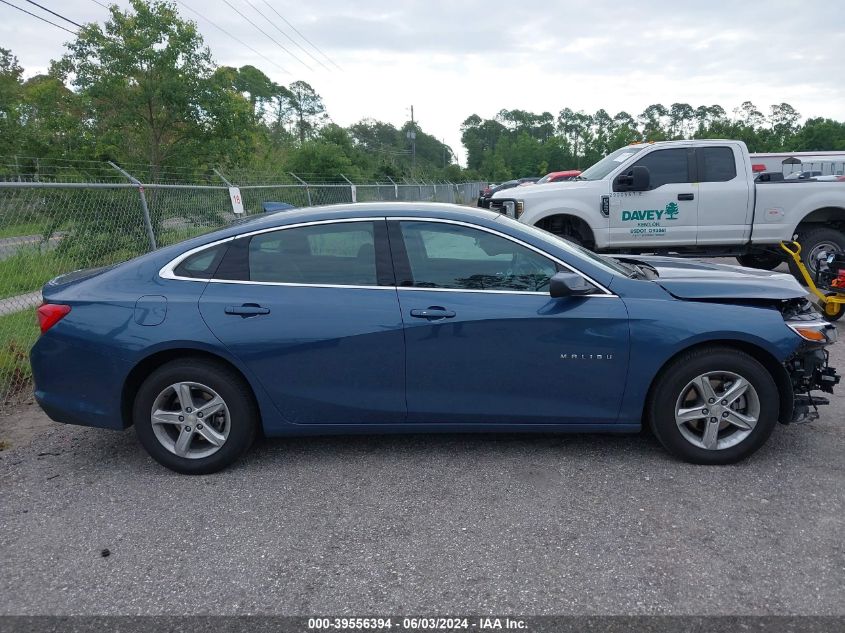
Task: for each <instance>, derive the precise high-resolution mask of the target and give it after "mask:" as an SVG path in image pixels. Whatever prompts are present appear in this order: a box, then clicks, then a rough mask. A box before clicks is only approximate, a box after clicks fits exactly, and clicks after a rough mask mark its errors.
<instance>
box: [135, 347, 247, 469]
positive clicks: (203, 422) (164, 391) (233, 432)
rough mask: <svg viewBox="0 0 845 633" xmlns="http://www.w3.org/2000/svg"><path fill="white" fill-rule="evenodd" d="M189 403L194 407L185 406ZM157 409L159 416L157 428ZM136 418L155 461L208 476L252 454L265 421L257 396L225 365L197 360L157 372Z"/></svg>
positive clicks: (140, 397) (145, 387) (141, 392)
mask: <svg viewBox="0 0 845 633" xmlns="http://www.w3.org/2000/svg"><path fill="white" fill-rule="evenodd" d="M186 386H187V387H186ZM174 387H177V388H174ZM186 394H187V395H186ZM216 397H219V401H218V400H217V399H216ZM186 399H187V400H188V401H189V402H190V403H191V404H193V405H194V406H190V404H189V405H187V408H186V406H183V404H182V403H183V401H185V400H186ZM221 402H222V405H221ZM188 409H190V411H188ZM154 410H155V411H158V412H159V414H158V415H157V416H155V418H156V420H157V423H154V422H153V417H154V416H153V411H154ZM203 411H205V412H206V413H203ZM132 419H133V422H134V424H135V431H136V433H137V434H138V439H139V440H140V442H141V444H142V445H143V446H144V448H145V449H146V450H147V452H148V453H149V454H150V455H151V456H152V457H153V459H155V460H156V461H157V462H159V463H160V464H162V465H163V466H167V467H168V468H170V469H171V470H175V471H176V472H179V473H183V474H186V475H206V474H209V473H213V472H217V471H219V470H222V469H223V468H226V467H227V466H229V465H231V464H233V463H234V462H236V461H237V460H238V459H240V458H241V457H242V456H243V455H244V453H246V451H247V450H248V449H249V447H250V446H251V445H252V442H253V440H254V439H255V433H256V427H257V425H258V419H259V416H258V408H257V406H256V404H255V400H254V398H253V394H252V391H251V389H250V388H249V385H248V384H247V383H246V382H245V381H244V379H243V378H242V377H241V376H240V375H239V374H237V373H236V372H234V371H233V370H231V369H229V368H228V367H226V366H225V365H223V364H221V363H217V362H214V361H209V360H205V359H199V358H193V359H184V360H176V361H172V362H169V363H167V364H165V365H162V366H161V367H159V368H158V369H156V370H155V371H154V372H152V373H151V374H150V375H149V376H148V377H147V379H146V380H145V381H144V382H143V384H142V385H141V387H140V388H139V389H138V393H137V394H136V396H135V402H134V403H133V408H132ZM185 438H188V439H187V440H185ZM183 440H185V441H183ZM179 451H181V452H182V453H184V455H180V454H177V452H179Z"/></svg>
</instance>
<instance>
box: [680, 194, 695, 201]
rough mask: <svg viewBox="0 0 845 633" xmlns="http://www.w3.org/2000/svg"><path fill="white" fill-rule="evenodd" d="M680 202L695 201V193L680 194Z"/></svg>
mask: <svg viewBox="0 0 845 633" xmlns="http://www.w3.org/2000/svg"><path fill="white" fill-rule="evenodd" d="M678 200H695V194H694V193H679V194H678Z"/></svg>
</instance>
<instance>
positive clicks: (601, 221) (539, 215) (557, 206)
mask: <svg viewBox="0 0 845 633" xmlns="http://www.w3.org/2000/svg"><path fill="white" fill-rule="evenodd" d="M555 215H569V216H572V217H576V218H578V219H579V220H583V221H584V222H585V223H586V224H587V226H589V227H590V230H591V231H592V232H593V237H594V239H595V242H596V247H597V248H604V247H605V246H606V245H607V243H608V237H607V235H608V231H607V229H608V219H607V218H606V217H604V216H603V215H602V214H601V209H600V198H599V199H596V203H595V205H591V204H588V203H587V202H584V201H580V200H566V201H561V200H547V201H543V202H540V203H529V201H528V200H526V201H525V211H524V212H523V214H522V216H521V217H520V218H519V221H520V222H524V223H525V224H531V225H534V226H536V225H537V224H538V223H539V222H540V221H541V220H544V219H545V218H550V217H552V216H555Z"/></svg>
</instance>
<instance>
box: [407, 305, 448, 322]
mask: <svg viewBox="0 0 845 633" xmlns="http://www.w3.org/2000/svg"><path fill="white" fill-rule="evenodd" d="M411 316H412V317H415V318H417V319H428V320H429V321H437V320H439V319H451V318H452V317H454V316H455V311H454V310H447V309H446V308H442V307H440V306H429V307H427V308H426V309H425V310H411Z"/></svg>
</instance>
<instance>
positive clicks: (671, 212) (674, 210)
mask: <svg viewBox="0 0 845 633" xmlns="http://www.w3.org/2000/svg"><path fill="white" fill-rule="evenodd" d="M677 216H678V205H677V204H676V203H675V202H670V203H669V204H667V205H666V219H667V220H677V219H678V217H677Z"/></svg>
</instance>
